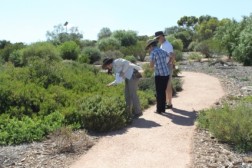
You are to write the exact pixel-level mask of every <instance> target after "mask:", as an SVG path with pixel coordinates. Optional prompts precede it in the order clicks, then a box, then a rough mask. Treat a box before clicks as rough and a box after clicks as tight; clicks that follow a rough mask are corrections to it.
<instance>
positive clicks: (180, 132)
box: [71, 72, 224, 168]
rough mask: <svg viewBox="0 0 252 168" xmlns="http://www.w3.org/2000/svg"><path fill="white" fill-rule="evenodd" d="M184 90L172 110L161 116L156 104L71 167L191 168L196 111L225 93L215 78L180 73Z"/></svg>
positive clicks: (98, 144)
mask: <svg viewBox="0 0 252 168" xmlns="http://www.w3.org/2000/svg"><path fill="white" fill-rule="evenodd" d="M180 76H181V78H182V79H183V81H184V84H183V89H184V90H183V91H182V92H180V93H179V94H178V95H177V97H175V98H174V99H173V106H174V108H173V109H172V110H170V109H169V110H166V113H164V114H162V115H160V114H156V113H154V111H155V106H152V107H150V108H149V109H147V110H145V111H144V114H143V116H141V117H140V118H139V119H136V120H134V121H133V123H132V124H131V125H130V126H129V127H127V128H125V129H123V130H120V131H115V132H112V133H110V134H109V135H106V136H104V137H102V138H101V139H100V140H99V142H98V143H97V144H96V145H95V146H94V147H92V148H91V149H90V150H89V151H88V153H87V154H85V155H83V156H81V157H80V158H79V159H78V160H77V161H76V162H75V163H73V164H72V165H71V168H143V167H144V168H154V167H155V168H175V167H176V168H183V167H193V163H192V157H193V153H192V144H193V142H192V141H193V133H194V129H195V125H194V121H195V118H196V111H198V110H201V109H204V108H208V107H210V106H211V105H213V104H214V103H215V102H216V101H218V99H220V98H221V97H222V96H224V91H223V89H222V88H221V84H220V82H219V81H218V79H217V78H214V77H212V76H209V75H206V74H202V73H194V72H183V73H182V75H180Z"/></svg>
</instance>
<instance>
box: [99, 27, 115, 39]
mask: <svg viewBox="0 0 252 168" xmlns="http://www.w3.org/2000/svg"><path fill="white" fill-rule="evenodd" d="M111 34H112V32H111V30H110V29H109V28H108V27H104V28H102V29H101V30H100V32H99V33H98V39H99V40H100V39H102V38H106V37H110V36H111Z"/></svg>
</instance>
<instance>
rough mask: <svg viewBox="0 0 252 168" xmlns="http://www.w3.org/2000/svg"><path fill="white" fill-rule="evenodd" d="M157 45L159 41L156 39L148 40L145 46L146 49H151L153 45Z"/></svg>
mask: <svg viewBox="0 0 252 168" xmlns="http://www.w3.org/2000/svg"><path fill="white" fill-rule="evenodd" d="M156 46H157V41H156V40H155V39H151V40H148V41H147V44H146V46H145V50H148V51H151V50H152V49H153V47H156Z"/></svg>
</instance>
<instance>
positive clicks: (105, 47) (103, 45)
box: [97, 37, 121, 51]
mask: <svg viewBox="0 0 252 168" xmlns="http://www.w3.org/2000/svg"><path fill="white" fill-rule="evenodd" d="M97 46H98V48H99V49H100V50H101V51H114V50H118V49H119V48H120V46H121V44H120V41H119V40H118V39H116V38H114V37H109V38H103V39H101V40H99V41H98V43H97Z"/></svg>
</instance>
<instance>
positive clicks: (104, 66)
mask: <svg viewBox="0 0 252 168" xmlns="http://www.w3.org/2000/svg"><path fill="white" fill-rule="evenodd" d="M113 61H114V59H113V58H105V59H104V60H103V64H102V69H112V63H113Z"/></svg>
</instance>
